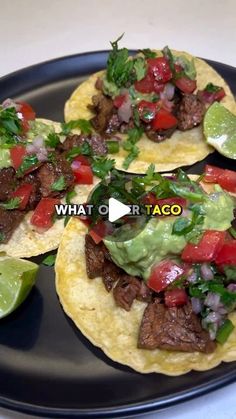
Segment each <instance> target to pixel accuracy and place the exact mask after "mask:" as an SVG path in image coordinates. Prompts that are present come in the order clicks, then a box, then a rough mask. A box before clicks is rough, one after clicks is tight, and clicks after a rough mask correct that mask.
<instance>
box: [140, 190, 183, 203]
mask: <svg viewBox="0 0 236 419" xmlns="http://www.w3.org/2000/svg"><path fill="white" fill-rule="evenodd" d="M143 202H144V203H145V204H150V205H157V204H158V205H160V207H162V205H174V204H177V205H180V206H181V207H186V205H187V201H186V199H184V198H180V197H178V196H173V197H171V198H164V199H159V198H156V195H155V194H154V193H153V192H149V193H147V194H146V195H145V196H144V198H143Z"/></svg>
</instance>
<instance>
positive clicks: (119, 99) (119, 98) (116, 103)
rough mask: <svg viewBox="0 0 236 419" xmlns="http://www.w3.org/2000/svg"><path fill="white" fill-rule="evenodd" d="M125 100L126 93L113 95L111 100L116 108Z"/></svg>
mask: <svg viewBox="0 0 236 419" xmlns="http://www.w3.org/2000/svg"><path fill="white" fill-rule="evenodd" d="M125 101H126V95H119V96H116V97H115V99H114V100H113V104H114V106H115V107H116V108H120V107H121V106H122V105H123V103H124V102H125Z"/></svg>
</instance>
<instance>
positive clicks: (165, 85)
mask: <svg viewBox="0 0 236 419" xmlns="http://www.w3.org/2000/svg"><path fill="white" fill-rule="evenodd" d="M121 38H122V37H120V38H119V39H118V40H117V41H114V42H111V46H112V50H111V52H110V53H109V56H108V61H107V69H106V73H105V74H104V75H103V76H102V77H101V78H99V79H97V81H96V83H95V86H96V89H97V90H98V94H96V95H94V96H93V97H92V104H90V105H88V107H89V109H90V110H92V111H93V113H94V117H93V118H92V119H91V123H92V125H93V127H94V129H95V130H96V131H97V132H98V133H100V134H101V135H105V136H107V137H112V136H113V135H114V134H118V135H119V133H127V134H128V135H129V133H130V130H132V129H134V128H136V129H141V130H142V132H144V133H145V134H146V135H147V136H148V138H149V139H150V140H152V141H154V142H160V141H163V140H165V139H166V138H169V137H171V136H172V134H173V133H174V132H175V130H176V129H179V130H181V131H186V130H190V129H192V128H194V127H196V126H198V125H199V124H201V123H202V120H203V117H204V114H205V111H206V108H207V107H208V106H209V105H210V104H212V103H213V102H215V101H220V100H222V99H223V98H224V96H225V91H224V88H223V87H220V86H216V85H214V84H213V83H211V81H209V83H207V84H206V86H205V88H204V89H203V90H201V91H200V90H199V91H198V90H197V73H196V69H195V65H194V58H192V59H191V58H187V56H186V55H184V54H182V55H178V54H177V55H175V54H174V53H172V51H171V50H170V49H169V48H168V47H165V48H164V49H163V51H162V55H161V56H160V54H157V53H156V52H154V51H151V50H149V49H145V50H142V51H140V54H138V55H137V56H135V57H129V55H128V50H127V49H126V48H121V49H119V47H118V42H119V40H120V39H121ZM136 147H137V146H136ZM125 150H126V151H130V150H127V148H125ZM128 156H129V159H128V161H125V162H124V165H123V167H124V168H125V169H127V168H128V166H129V164H130V163H131V161H132V160H133V159H134V158H136V156H137V151H136V153H133V152H132V150H131V151H130V153H129V155H128Z"/></svg>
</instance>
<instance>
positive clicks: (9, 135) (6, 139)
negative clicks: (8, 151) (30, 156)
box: [0, 107, 22, 145]
mask: <svg viewBox="0 0 236 419" xmlns="http://www.w3.org/2000/svg"><path fill="white" fill-rule="evenodd" d="M21 133H22V127H21V121H20V119H19V118H18V115H17V112H16V109H15V108H14V107H13V108H6V109H3V108H1V107H0V144H2V145H4V144H9V145H11V144H15V143H16V142H17V136H19V135H20V134H21Z"/></svg>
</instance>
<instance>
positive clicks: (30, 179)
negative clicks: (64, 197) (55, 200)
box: [22, 173, 41, 211]
mask: <svg viewBox="0 0 236 419" xmlns="http://www.w3.org/2000/svg"><path fill="white" fill-rule="evenodd" d="M25 183H30V184H31V185H32V186H33V189H32V192H31V194H30V197H29V201H28V203H27V207H26V210H27V211H30V210H33V209H35V207H36V206H37V204H38V203H39V201H40V199H41V192H40V185H41V184H40V180H39V178H38V177H37V174H36V173H30V174H28V175H26V176H25V177H24V178H23V180H22V185H24V184H25Z"/></svg>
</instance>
